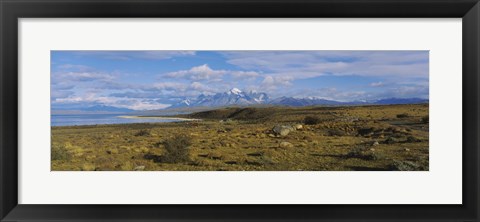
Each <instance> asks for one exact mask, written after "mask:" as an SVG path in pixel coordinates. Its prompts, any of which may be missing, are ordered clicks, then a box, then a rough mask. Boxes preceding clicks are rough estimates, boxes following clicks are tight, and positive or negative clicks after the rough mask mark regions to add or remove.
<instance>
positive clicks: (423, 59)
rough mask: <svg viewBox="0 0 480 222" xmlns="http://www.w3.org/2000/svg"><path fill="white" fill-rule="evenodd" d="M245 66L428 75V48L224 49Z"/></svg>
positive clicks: (281, 71) (299, 72)
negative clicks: (366, 49) (381, 49)
mask: <svg viewBox="0 0 480 222" xmlns="http://www.w3.org/2000/svg"><path fill="white" fill-rule="evenodd" d="M223 55H224V56H225V57H226V58H227V62H228V63H230V64H233V65H236V66H239V67H241V68H244V69H253V70H264V71H266V72H269V73H272V74H277V75H284V76H293V77H294V78H295V79H306V78H312V77H316V76H321V75H325V74H330V75H358V76H382V77H398V76H402V77H423V78H428V60H429V58H428V51H245V52H242V51H237V52H223Z"/></svg>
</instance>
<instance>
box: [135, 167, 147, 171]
mask: <svg viewBox="0 0 480 222" xmlns="http://www.w3.org/2000/svg"><path fill="white" fill-rule="evenodd" d="M133 170H135V171H143V170H145V166H136V167H135V168H133Z"/></svg>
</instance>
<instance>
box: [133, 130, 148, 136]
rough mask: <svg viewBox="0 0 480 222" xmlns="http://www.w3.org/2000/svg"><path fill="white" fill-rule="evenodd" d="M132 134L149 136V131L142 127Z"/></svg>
mask: <svg viewBox="0 0 480 222" xmlns="http://www.w3.org/2000/svg"><path fill="white" fill-rule="evenodd" d="M134 136H150V131H148V130H146V129H142V130H140V131H138V132H136V133H135V135H134Z"/></svg>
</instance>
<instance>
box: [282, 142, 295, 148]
mask: <svg viewBox="0 0 480 222" xmlns="http://www.w3.org/2000/svg"><path fill="white" fill-rule="evenodd" d="M279 146H280V147H281V148H291V147H293V144H291V143H289V142H281V143H280V145H279Z"/></svg>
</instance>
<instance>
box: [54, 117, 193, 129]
mask: <svg viewBox="0 0 480 222" xmlns="http://www.w3.org/2000/svg"><path fill="white" fill-rule="evenodd" d="M127 115H128V114H52V115H51V120H50V122H51V125H52V126H81V125H97V124H124V123H165V122H179V121H185V120H180V119H174V118H172V119H161V118H155V117H152V118H148V117H142V118H122V117H120V116H127Z"/></svg>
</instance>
